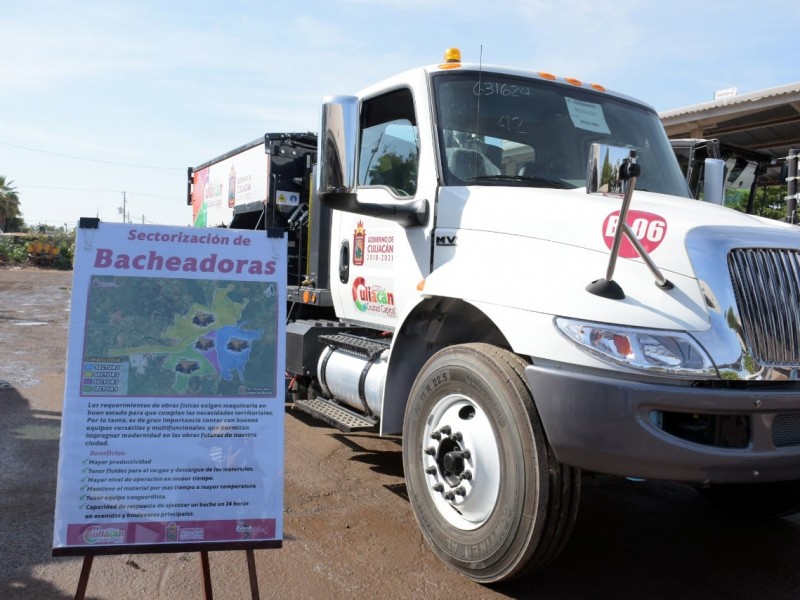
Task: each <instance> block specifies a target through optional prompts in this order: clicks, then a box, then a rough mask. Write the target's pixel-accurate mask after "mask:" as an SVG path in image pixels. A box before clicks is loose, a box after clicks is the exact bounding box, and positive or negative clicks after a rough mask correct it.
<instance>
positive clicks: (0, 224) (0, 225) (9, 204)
mask: <svg viewBox="0 0 800 600" xmlns="http://www.w3.org/2000/svg"><path fill="white" fill-rule="evenodd" d="M13 183H14V182H13V181H6V178H5V175H0V231H3V230H4V229H5V228H6V223H8V222H9V221H10V220H12V219H16V218H18V217H19V216H20V210H19V194H17V190H16V189H15V188H13V187H11V184H13Z"/></svg>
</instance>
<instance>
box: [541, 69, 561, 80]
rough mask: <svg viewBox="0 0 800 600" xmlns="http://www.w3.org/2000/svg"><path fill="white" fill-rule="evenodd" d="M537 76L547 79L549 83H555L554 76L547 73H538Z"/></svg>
mask: <svg viewBox="0 0 800 600" xmlns="http://www.w3.org/2000/svg"><path fill="white" fill-rule="evenodd" d="M537 75H538V76H539V77H541V78H542V79H547V80H549V81H555V80H556V79H557V78H556V76H555V75H553V74H552V73H548V72H547V71H539V72H538V73H537Z"/></svg>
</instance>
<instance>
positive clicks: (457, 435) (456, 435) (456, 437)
mask: <svg viewBox="0 0 800 600" xmlns="http://www.w3.org/2000/svg"><path fill="white" fill-rule="evenodd" d="M450 437H452V438H453V439H454V440H455V441H457V442H460V441H461V440H463V439H464V436H463V435H461V432H460V431H456V432H455V433H454V434H453V435H451V436H450Z"/></svg>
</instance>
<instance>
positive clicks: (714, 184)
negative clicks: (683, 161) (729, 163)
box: [703, 158, 725, 205]
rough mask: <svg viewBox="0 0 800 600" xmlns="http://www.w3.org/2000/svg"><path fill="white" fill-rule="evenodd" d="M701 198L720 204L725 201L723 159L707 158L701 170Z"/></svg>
mask: <svg viewBox="0 0 800 600" xmlns="http://www.w3.org/2000/svg"><path fill="white" fill-rule="evenodd" d="M703 200H704V201H705V202H711V203H712V204H719V205H722V204H723V203H724V202H725V161H724V160H722V159H721V158H707V159H706V160H705V167H704V170H703Z"/></svg>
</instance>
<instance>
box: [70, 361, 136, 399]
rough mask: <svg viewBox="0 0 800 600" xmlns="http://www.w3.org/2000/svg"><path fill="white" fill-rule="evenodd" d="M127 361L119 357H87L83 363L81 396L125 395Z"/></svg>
mask: <svg viewBox="0 0 800 600" xmlns="http://www.w3.org/2000/svg"><path fill="white" fill-rule="evenodd" d="M129 366H130V365H129V364H128V363H127V362H122V361H121V360H120V359H119V358H113V357H111V358H88V359H86V362H85V363H84V364H83V378H82V380H81V396H126V395H127V394H128V368H129Z"/></svg>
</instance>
